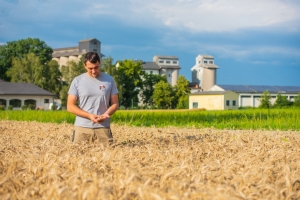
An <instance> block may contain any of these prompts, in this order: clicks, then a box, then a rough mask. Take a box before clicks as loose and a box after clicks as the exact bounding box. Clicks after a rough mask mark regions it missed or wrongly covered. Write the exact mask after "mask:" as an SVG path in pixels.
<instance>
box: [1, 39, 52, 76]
mask: <svg viewBox="0 0 300 200" xmlns="http://www.w3.org/2000/svg"><path fill="white" fill-rule="evenodd" d="M52 52H53V50H52V48H51V47H49V46H47V45H46V43H45V42H43V41H40V40H39V39H37V38H27V39H21V40H17V41H12V42H7V43H6V44H4V45H1V46H0V79H3V80H6V81H10V78H9V77H8V76H7V73H6V72H7V70H8V69H10V68H11V66H12V61H13V58H19V59H21V58H25V57H26V55H27V54H29V53H33V54H34V55H36V56H37V57H39V59H40V61H41V64H43V65H44V64H47V63H48V62H49V61H50V60H51V59H52V55H51V54H52Z"/></svg>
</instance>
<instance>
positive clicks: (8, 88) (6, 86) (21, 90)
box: [0, 81, 55, 96]
mask: <svg viewBox="0 0 300 200" xmlns="http://www.w3.org/2000/svg"><path fill="white" fill-rule="evenodd" d="M0 95H38V96H40V95H43V96H55V94H52V93H51V92H49V91H47V90H44V89H42V88H40V87H38V86H36V85H34V84H32V83H11V82H4V81H3V82H2V81H1V82H0Z"/></svg>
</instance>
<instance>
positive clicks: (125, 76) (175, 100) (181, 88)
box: [0, 38, 190, 108]
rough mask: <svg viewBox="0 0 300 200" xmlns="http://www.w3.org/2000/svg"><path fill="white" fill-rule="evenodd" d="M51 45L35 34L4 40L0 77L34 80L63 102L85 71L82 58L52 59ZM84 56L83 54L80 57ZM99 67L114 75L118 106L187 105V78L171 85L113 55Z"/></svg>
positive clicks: (133, 62)
mask: <svg viewBox="0 0 300 200" xmlns="http://www.w3.org/2000/svg"><path fill="white" fill-rule="evenodd" d="M52 52H53V50H52V48H51V47H49V46H48V45H47V44H46V43H45V42H44V41H41V40H39V39H37V38H27V39H21V40H17V41H12V42H7V43H6V44H4V45H1V46H0V79H2V80H5V81H10V82H27V83H33V84H35V85H37V86H39V87H41V88H43V89H45V90H48V91H50V92H52V93H53V94H55V95H56V96H57V98H60V99H61V101H62V104H63V105H66V100H67V92H68V89H69V86H70V84H71V81H72V80H73V78H74V77H76V76H78V75H80V74H82V73H84V72H85V68H84V64H83V59H81V60H80V61H79V62H75V61H69V62H68V63H67V64H66V65H65V66H62V67H61V68H59V65H58V63H57V61H55V60H52V55H51V54H52ZM82 58H83V57H82ZM101 71H102V72H105V73H107V74H110V75H111V76H113V77H114V79H115V81H116V84H117V87H118V90H119V103H120V106H121V108H132V107H137V103H138V102H142V104H143V105H144V107H151V108H188V94H189V93H190V90H189V88H188V80H186V79H185V78H184V77H183V76H179V78H178V80H177V83H176V85H175V86H174V87H172V86H171V85H170V84H169V83H168V82H167V80H166V77H165V76H160V75H155V74H151V73H150V74H147V73H145V71H144V70H143V68H142V62H141V61H134V60H126V59H125V60H123V61H117V62H116V63H113V58H112V57H110V56H109V57H107V58H104V59H103V60H102V61H101Z"/></svg>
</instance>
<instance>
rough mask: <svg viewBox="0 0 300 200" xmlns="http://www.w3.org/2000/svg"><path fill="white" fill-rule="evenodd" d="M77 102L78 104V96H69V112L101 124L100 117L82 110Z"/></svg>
mask: <svg viewBox="0 0 300 200" xmlns="http://www.w3.org/2000/svg"><path fill="white" fill-rule="evenodd" d="M76 102H77V96H75V95H72V94H69V95H68V101H67V110H68V111H69V112H70V113H73V114H75V115H77V116H80V117H85V118H88V119H90V120H91V121H92V122H94V123H98V122H99V118H100V116H99V115H95V114H91V113H88V112H86V111H84V110H82V109H80V108H79V107H78V106H77V105H76ZM105 119H106V118H105ZM105 119H103V120H101V121H104V120H105Z"/></svg>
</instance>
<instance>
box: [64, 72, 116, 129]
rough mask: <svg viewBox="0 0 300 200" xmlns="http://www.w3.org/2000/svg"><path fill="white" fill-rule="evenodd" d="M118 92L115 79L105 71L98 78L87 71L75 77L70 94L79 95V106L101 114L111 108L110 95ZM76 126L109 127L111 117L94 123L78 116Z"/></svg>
mask: <svg viewBox="0 0 300 200" xmlns="http://www.w3.org/2000/svg"><path fill="white" fill-rule="evenodd" d="M117 93H118V89H117V87H116V83H115V81H114V79H113V78H112V77H111V76H110V75H108V74H105V73H103V72H101V75H100V76H99V77H97V78H93V77H90V76H89V75H87V74H86V73H84V74H81V75H79V76H77V77H75V78H74V80H73V81H72V83H71V86H70V89H69V91H68V94H72V95H75V96H77V98H78V107H79V108H81V109H82V110H84V111H87V112H89V113H92V114H97V115H101V114H103V113H104V112H105V111H106V110H107V109H108V108H109V106H110V105H109V101H110V97H111V96H112V95H114V94H117ZM75 126H81V127H87V128H100V127H109V126H110V119H106V120H105V121H104V122H102V123H100V124H99V123H93V122H92V121H91V120H90V119H87V118H84V117H80V116H76V119H75Z"/></svg>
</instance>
